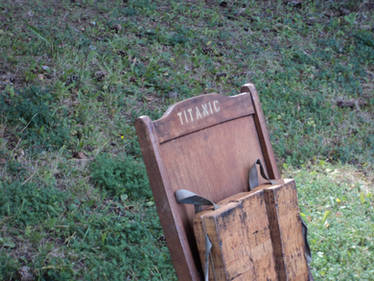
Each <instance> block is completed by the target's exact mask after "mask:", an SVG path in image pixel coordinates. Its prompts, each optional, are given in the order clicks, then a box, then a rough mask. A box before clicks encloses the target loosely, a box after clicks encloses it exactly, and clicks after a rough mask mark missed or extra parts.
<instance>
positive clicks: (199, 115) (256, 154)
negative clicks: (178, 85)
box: [135, 84, 280, 281]
mask: <svg viewBox="0 0 374 281" xmlns="http://www.w3.org/2000/svg"><path fill="white" fill-rule="evenodd" d="M135 126H136V130H137V134H138V137H139V142H140V146H141V149H142V153H143V159H144V162H145V165H146V168H147V173H148V177H149V180H150V185H151V188H152V191H153V195H154V198H155V202H156V206H157V211H158V214H159V217H160V221H161V225H162V227H163V230H164V233H165V237H166V241H167V244H168V247H169V250H170V253H171V258H172V261H173V264H174V267H175V269H176V272H177V275H178V279H179V280H194V281H195V280H196V281H197V280H202V273H201V266H200V262H199V257H198V252H197V249H196V242H195V239H194V236H193V230H192V218H193V216H194V210H193V207H192V206H188V205H180V204H178V203H177V202H176V199H175V195H174V193H175V191H176V190H177V189H181V188H183V189H188V190H190V191H193V192H195V193H198V194H200V195H202V196H204V197H207V198H209V199H211V200H213V201H216V202H217V201H220V200H222V199H224V198H226V197H228V196H230V195H233V194H235V193H239V192H243V191H247V189H248V172H249V169H250V167H251V166H252V165H253V164H254V162H255V161H256V160H257V159H258V158H259V159H261V160H262V162H263V163H264V164H265V170H266V172H267V174H268V176H269V177H270V178H272V179H278V178H279V177H280V175H279V172H278V169H277V166H276V162H275V159H274V154H273V150H272V147H271V144H270V141H269V135H268V131H267V129H266V125H265V119H264V116H263V112H262V109H261V105H260V102H259V98H258V95H257V92H256V89H255V87H254V86H253V85H252V84H245V85H244V86H243V87H242V89H241V94H239V95H236V96H232V97H228V96H221V95H218V94H207V95H201V96H197V97H193V98H190V99H187V100H184V101H181V102H178V103H176V104H174V105H173V106H171V107H170V108H169V109H168V110H167V111H166V112H165V114H164V115H163V116H162V117H161V118H160V119H158V120H156V121H152V120H151V119H150V118H149V117H148V116H141V117H139V118H138V119H137V120H136V122H135Z"/></svg>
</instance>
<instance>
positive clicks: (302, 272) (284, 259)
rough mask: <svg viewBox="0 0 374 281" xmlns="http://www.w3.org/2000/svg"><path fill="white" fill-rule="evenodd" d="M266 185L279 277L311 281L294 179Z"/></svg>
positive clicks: (266, 198)
mask: <svg viewBox="0 0 374 281" xmlns="http://www.w3.org/2000/svg"><path fill="white" fill-rule="evenodd" d="M285 182H286V183H285V184H283V185H275V186H272V187H268V188H266V189H264V192H265V200H266V208H267V212H268V215H269V223H270V229H271V238H272V241H273V248H274V254H275V260H276V268H277V272H278V275H279V280H280V281H308V266H307V261H306V258H305V243H304V236H303V233H302V226H301V220H300V216H299V212H300V210H299V206H298V203H297V191H296V186H295V181H294V180H285Z"/></svg>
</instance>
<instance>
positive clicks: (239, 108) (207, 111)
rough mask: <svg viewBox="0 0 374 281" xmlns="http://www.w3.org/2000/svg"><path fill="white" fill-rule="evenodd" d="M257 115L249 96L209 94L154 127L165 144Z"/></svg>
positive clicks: (185, 104) (169, 113)
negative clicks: (193, 133) (196, 132)
mask: <svg viewBox="0 0 374 281" xmlns="http://www.w3.org/2000/svg"><path fill="white" fill-rule="evenodd" d="M253 113H254V109H253V106H252V102H251V100H250V99H248V94H242V95H237V96H234V97H227V96H221V95H218V94H208V95H202V96H198V97H194V98H190V99H187V100H184V101H182V102H179V103H176V104H175V105H173V106H171V107H170V108H169V109H168V110H167V111H166V112H165V114H164V115H163V116H162V117H161V118H160V119H159V120H156V121H155V122H154V125H155V128H156V134H157V135H158V139H159V141H160V143H163V142H165V141H168V140H171V139H174V138H177V137H181V136H183V135H187V134H190V133H192V132H195V131H199V130H202V129H204V128H207V127H210V126H213V125H217V124H220V123H222V122H225V121H228V120H232V119H236V118H239V117H243V116H247V115H249V114H253Z"/></svg>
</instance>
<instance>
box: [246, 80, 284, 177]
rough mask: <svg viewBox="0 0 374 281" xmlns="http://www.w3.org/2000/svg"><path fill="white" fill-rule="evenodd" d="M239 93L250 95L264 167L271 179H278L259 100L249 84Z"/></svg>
mask: <svg viewBox="0 0 374 281" xmlns="http://www.w3.org/2000/svg"><path fill="white" fill-rule="evenodd" d="M240 92H241V93H251V97H252V101H253V106H254V110H255V122H256V127H257V132H258V137H259V139H260V142H261V147H262V152H263V155H264V159H265V166H266V168H267V172H268V176H269V178H271V179H279V178H280V173H279V170H278V167H277V163H276V161H275V157H274V152H273V147H272V146H271V143H270V137H269V132H268V130H267V127H266V122H265V117H264V113H263V111H262V108H261V104H260V99H259V97H258V94H257V90H256V88H255V86H254V85H253V84H251V83H247V84H244V85H243V86H242V88H241V89H240Z"/></svg>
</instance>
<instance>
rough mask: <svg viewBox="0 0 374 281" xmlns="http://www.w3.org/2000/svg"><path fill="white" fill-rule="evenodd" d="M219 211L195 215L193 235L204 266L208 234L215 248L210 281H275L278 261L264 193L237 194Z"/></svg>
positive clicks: (224, 203) (223, 203) (224, 202)
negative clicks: (274, 252) (275, 256)
mask: <svg viewBox="0 0 374 281" xmlns="http://www.w3.org/2000/svg"><path fill="white" fill-rule="evenodd" d="M218 205H219V206H220V208H218V209H217V210H206V211H202V212H200V213H198V214H196V217H195V220H194V231H195V236H196V238H197V244H198V248H199V249H201V251H200V260H201V261H202V263H203V264H205V258H204V257H205V239H204V237H205V234H207V235H208V237H209V239H210V240H211V242H212V244H213V247H212V250H211V254H210V264H209V269H210V270H209V280H212V281H229V280H230V281H239V280H240V281H241V280H243V281H244V280H245V281H251V280H253V281H270V280H272V281H275V280H277V272H276V270H275V259H274V254H273V246H272V240H271V236H270V227H269V220H268V215H267V209H266V206H265V199H264V191H263V190H257V191H254V192H249V193H248V192H245V193H240V194H236V195H234V196H232V197H229V198H227V199H225V200H223V201H221V202H219V203H218Z"/></svg>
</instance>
